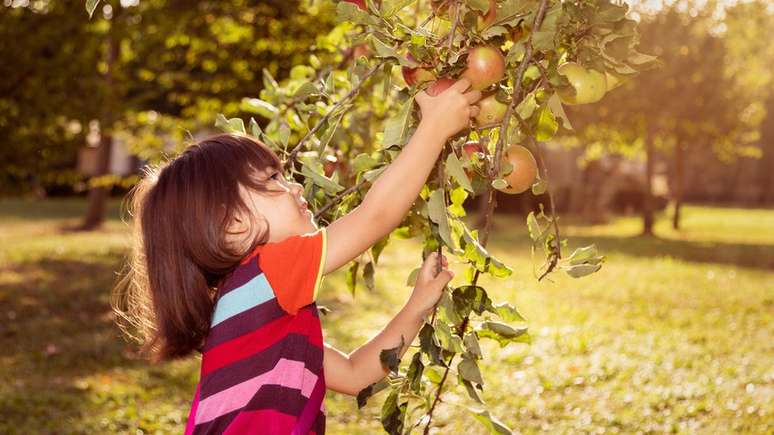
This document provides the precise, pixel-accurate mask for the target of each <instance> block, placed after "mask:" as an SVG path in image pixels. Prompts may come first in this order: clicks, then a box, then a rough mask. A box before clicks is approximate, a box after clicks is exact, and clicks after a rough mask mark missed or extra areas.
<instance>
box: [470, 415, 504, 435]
mask: <svg viewBox="0 0 774 435" xmlns="http://www.w3.org/2000/svg"><path fill="white" fill-rule="evenodd" d="M468 409H469V410H470V411H471V412H472V413H473V417H474V418H475V419H476V420H478V421H479V422H481V424H483V425H484V426H485V427H486V428H487V429H488V430H489V433H490V434H491V435H511V434H513V432H512V431H511V429H510V428H509V427H508V426H506V425H505V423H503V422H502V421H500V420H498V419H497V418H496V417H495V416H493V415H492V414H490V413H489V411H488V410H486V409H473V408H468Z"/></svg>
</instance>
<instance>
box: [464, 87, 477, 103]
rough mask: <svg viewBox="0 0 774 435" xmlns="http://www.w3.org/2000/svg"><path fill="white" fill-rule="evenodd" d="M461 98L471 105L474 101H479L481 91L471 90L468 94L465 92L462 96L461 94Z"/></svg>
mask: <svg viewBox="0 0 774 435" xmlns="http://www.w3.org/2000/svg"><path fill="white" fill-rule="evenodd" d="M462 96H463V97H465V99H467V100H468V103H471V104H473V103H475V102H476V101H478V100H480V99H481V91H478V90H473V91H470V92H465V93H464V94H462Z"/></svg>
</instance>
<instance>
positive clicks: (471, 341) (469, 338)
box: [462, 332, 484, 358]
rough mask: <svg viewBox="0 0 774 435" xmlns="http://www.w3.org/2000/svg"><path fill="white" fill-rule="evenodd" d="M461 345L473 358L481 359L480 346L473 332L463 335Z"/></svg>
mask: <svg viewBox="0 0 774 435" xmlns="http://www.w3.org/2000/svg"><path fill="white" fill-rule="evenodd" d="M462 343H463V344H464V345H465V349H467V351H468V352H469V353H470V354H471V355H472V356H474V357H476V358H482V357H483V356H484V355H483V353H481V346H479V344H478V336H477V335H476V333H475V332H469V333H467V334H465V337H464V338H463V339H462Z"/></svg>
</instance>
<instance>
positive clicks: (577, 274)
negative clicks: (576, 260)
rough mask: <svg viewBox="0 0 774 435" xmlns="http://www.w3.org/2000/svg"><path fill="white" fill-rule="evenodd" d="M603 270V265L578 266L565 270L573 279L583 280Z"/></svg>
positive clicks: (568, 267)
mask: <svg viewBox="0 0 774 435" xmlns="http://www.w3.org/2000/svg"><path fill="white" fill-rule="evenodd" d="M601 268H602V264H601V263H597V264H576V265H572V266H567V267H565V268H564V270H565V272H567V275H570V276H571V277H573V278H581V277H584V276H586V275H591V274H592V273H594V272H596V271H598V270H599V269H601Z"/></svg>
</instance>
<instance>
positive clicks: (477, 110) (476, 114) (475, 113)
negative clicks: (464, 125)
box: [470, 106, 481, 118]
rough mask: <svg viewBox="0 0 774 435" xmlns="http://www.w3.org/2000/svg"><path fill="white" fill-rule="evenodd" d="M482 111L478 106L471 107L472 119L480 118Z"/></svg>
mask: <svg viewBox="0 0 774 435" xmlns="http://www.w3.org/2000/svg"><path fill="white" fill-rule="evenodd" d="M480 110H481V108H480V107H478V106H470V117H471V118H473V117H476V116H478V113H479V111H480Z"/></svg>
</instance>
